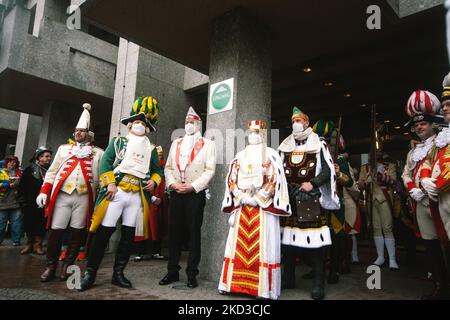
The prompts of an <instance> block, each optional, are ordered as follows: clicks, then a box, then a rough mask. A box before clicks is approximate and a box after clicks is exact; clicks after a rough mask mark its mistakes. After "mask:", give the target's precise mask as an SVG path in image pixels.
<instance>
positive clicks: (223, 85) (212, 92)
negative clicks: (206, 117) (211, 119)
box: [208, 78, 234, 114]
mask: <svg viewBox="0 0 450 320" xmlns="http://www.w3.org/2000/svg"><path fill="white" fill-rule="evenodd" d="M233 90H234V78H231V79H227V80H224V81H221V82H218V83H214V84H212V85H211V87H210V89H209V100H208V102H209V107H208V110H209V111H208V114H215V113H219V112H223V111H228V110H231V109H233Z"/></svg>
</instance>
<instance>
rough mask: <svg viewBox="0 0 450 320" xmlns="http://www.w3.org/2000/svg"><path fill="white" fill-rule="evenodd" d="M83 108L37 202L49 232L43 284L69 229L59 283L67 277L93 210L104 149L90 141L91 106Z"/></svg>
mask: <svg viewBox="0 0 450 320" xmlns="http://www.w3.org/2000/svg"><path fill="white" fill-rule="evenodd" d="M83 108H84V110H83V113H82V115H81V117H80V120H79V122H78V124H77V126H76V127H75V132H74V139H75V143H71V144H64V145H61V146H60V147H59V148H58V151H57V152H56V155H55V157H54V160H53V163H52V164H51V166H50V168H49V169H48V171H47V173H46V174H45V178H44V184H43V185H42V188H41V190H40V193H39V196H38V197H37V199H36V203H37V205H38V206H39V207H40V208H42V207H44V206H45V216H46V217H47V228H48V229H49V235H48V242H47V265H46V268H45V271H44V273H43V274H42V275H41V281H42V282H48V281H50V280H52V279H53V278H54V277H55V273H56V268H57V264H58V256H59V253H60V250H61V244H62V240H63V235H64V232H65V231H66V229H67V228H68V227H69V226H70V235H71V236H70V239H69V245H68V249H67V253H66V256H65V258H64V261H63V267H62V269H61V275H60V279H61V280H66V279H67V278H68V276H69V275H68V274H67V268H68V267H69V266H70V265H72V264H73V263H74V262H75V259H76V257H77V255H78V252H79V250H80V246H81V245H82V242H83V239H84V238H85V232H86V227H88V226H89V220H90V216H91V213H92V211H93V204H94V199H95V193H96V189H97V187H98V181H99V175H98V168H99V163H100V160H101V158H102V156H103V150H102V149H100V148H97V147H95V146H93V145H92V144H91V143H90V142H89V139H90V138H89V127H90V113H89V110H90V109H91V105H90V104H87V103H85V104H84V105H83Z"/></svg>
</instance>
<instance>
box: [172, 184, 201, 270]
mask: <svg viewBox="0 0 450 320" xmlns="http://www.w3.org/2000/svg"><path fill="white" fill-rule="evenodd" d="M205 201H206V196H205V192H204V191H201V192H199V193H194V192H192V193H188V194H178V193H176V192H174V191H172V192H171V193H170V211H169V262H168V265H167V269H168V271H169V274H178V271H179V270H180V269H181V268H180V265H179V262H180V256H181V250H182V247H183V244H184V242H185V241H186V239H189V240H188V249H189V258H188V265H187V269H186V273H187V275H188V277H195V276H196V275H197V274H198V264H199V263H200V258H201V227H202V223H203V210H204V208H205Z"/></svg>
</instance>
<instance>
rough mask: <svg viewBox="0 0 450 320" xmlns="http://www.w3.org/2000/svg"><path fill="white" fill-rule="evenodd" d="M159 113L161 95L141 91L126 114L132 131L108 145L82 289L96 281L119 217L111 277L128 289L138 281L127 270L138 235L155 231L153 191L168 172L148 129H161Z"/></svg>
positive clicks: (101, 166) (103, 160)
mask: <svg viewBox="0 0 450 320" xmlns="http://www.w3.org/2000/svg"><path fill="white" fill-rule="evenodd" d="M158 114H159V106H158V102H157V101H156V99H154V98H153V97H145V98H143V97H139V98H138V99H137V100H136V102H135V103H134V105H133V107H132V108H131V112H130V116H129V117H128V118H125V119H122V120H121V122H122V124H124V125H127V127H128V129H129V133H128V135H127V136H126V137H117V138H113V139H112V140H111V142H110V143H109V145H108V148H106V150H105V154H104V156H103V158H102V161H101V163H100V169H99V175H100V179H101V189H100V191H99V195H98V198H97V201H96V203H95V209H94V213H93V215H92V223H91V226H90V228H89V232H90V233H93V234H94V235H93V239H92V244H91V245H90V247H89V254H88V261H87V264H86V266H87V268H86V273H85V275H84V278H83V280H82V281H81V288H80V290H81V291H84V290H88V289H90V288H91V287H92V286H93V285H94V283H95V279H96V277H97V271H98V269H99V267H100V264H101V262H102V260H103V257H104V254H105V250H106V246H107V245H108V242H109V239H110V238H111V236H112V234H113V233H114V231H115V230H116V225H117V222H118V221H119V219H120V218H121V219H122V227H121V232H120V240H119V246H118V248H117V252H116V256H115V260H114V266H113V275H112V281H111V283H112V284H113V285H116V286H119V287H122V288H127V289H130V288H132V287H133V285H132V283H131V281H130V280H128V279H127V278H126V277H125V275H124V270H125V268H126V266H127V264H128V260H129V259H130V254H131V250H132V248H133V243H134V242H133V241H134V238H135V236H137V237H143V238H144V239H148V238H149V236H150V228H149V219H150V206H151V203H152V194H151V193H152V192H153V190H154V189H155V187H156V186H157V185H158V184H159V183H160V182H161V177H162V175H163V173H162V170H161V167H160V166H159V160H158V154H157V152H156V147H155V145H153V144H152V143H150V140H149V138H148V137H147V134H148V133H150V132H151V131H156V128H155V127H154V124H155V123H156V121H157V118H158Z"/></svg>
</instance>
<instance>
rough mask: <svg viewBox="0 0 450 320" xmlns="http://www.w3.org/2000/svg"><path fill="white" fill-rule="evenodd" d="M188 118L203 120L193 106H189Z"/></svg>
mask: <svg viewBox="0 0 450 320" xmlns="http://www.w3.org/2000/svg"><path fill="white" fill-rule="evenodd" d="M186 120H196V121H202V119H201V118H200V116H199V115H198V114H197V113H196V112H195V110H194V108H192V107H189V110H188V113H187V115H186Z"/></svg>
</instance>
